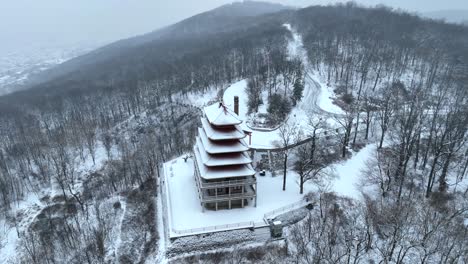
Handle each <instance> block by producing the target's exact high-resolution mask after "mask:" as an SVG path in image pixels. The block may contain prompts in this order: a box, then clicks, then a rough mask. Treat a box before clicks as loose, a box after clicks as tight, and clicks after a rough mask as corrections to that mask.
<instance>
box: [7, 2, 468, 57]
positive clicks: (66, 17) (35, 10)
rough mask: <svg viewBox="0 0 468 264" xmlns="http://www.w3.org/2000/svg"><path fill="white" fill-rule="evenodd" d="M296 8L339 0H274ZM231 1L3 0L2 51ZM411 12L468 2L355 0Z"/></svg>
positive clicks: (98, 37) (108, 31)
mask: <svg viewBox="0 0 468 264" xmlns="http://www.w3.org/2000/svg"><path fill="white" fill-rule="evenodd" d="M272 1H274V2H280V3H283V4H287V5H292V6H307V5H314V4H328V3H334V2H341V1H336V0H272ZM230 2H232V0H231V1H228V0H0V35H1V41H0V49H15V48H18V47H20V46H27V45H30V44H31V43H34V44H36V45H37V44H38V43H39V44H42V43H49V44H66V43H70V44H71V43H90V42H99V43H102V42H109V41H114V40H118V39H122V38H126V37H131V36H135V35H139V34H143V33H146V32H149V31H152V30H155V29H157V28H160V27H163V26H165V25H168V24H172V23H174V22H177V21H179V20H181V19H184V18H187V17H189V16H192V15H194V14H197V13H200V12H203V11H206V10H209V9H212V8H215V7H217V6H220V5H223V4H226V3H230ZM356 2H358V3H362V4H365V5H372V6H374V5H377V4H380V3H383V4H386V5H388V6H392V7H398V8H402V9H406V10H410V11H419V12H427V11H434V10H441V9H468V1H467V0H444V1H442V0H356Z"/></svg>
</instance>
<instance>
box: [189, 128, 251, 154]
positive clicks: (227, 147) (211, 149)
mask: <svg viewBox="0 0 468 264" xmlns="http://www.w3.org/2000/svg"><path fill="white" fill-rule="evenodd" d="M198 135H199V136H200V139H201V142H202V143H203V147H205V150H206V152H208V153H210V154H221V153H235V152H243V151H247V150H249V147H248V146H247V144H246V143H245V142H244V140H243V139H239V140H231V141H219V142H217V141H213V140H210V139H209V138H208V136H207V135H206V133H205V130H203V129H202V128H198Z"/></svg>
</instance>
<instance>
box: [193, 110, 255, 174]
mask: <svg viewBox="0 0 468 264" xmlns="http://www.w3.org/2000/svg"><path fill="white" fill-rule="evenodd" d="M204 112H205V117H206V118H202V120H201V123H202V128H198V134H199V136H198V137H197V139H196V144H195V146H194V148H193V150H194V153H195V158H196V161H197V167H198V170H199V173H200V176H201V177H202V178H204V179H206V180H212V179H222V178H236V177H246V176H252V175H254V174H255V170H254V169H253V168H252V160H251V159H250V157H249V155H248V154H247V153H246V151H247V150H249V147H248V145H247V144H246V143H245V142H244V140H243V138H245V136H246V135H245V133H244V131H243V129H242V128H241V126H240V124H241V123H242V121H241V120H240V119H239V116H238V115H237V114H236V113H234V112H233V111H231V110H230V109H228V108H227V107H226V106H225V105H224V104H222V103H217V104H213V105H210V106H207V107H205V108H204Z"/></svg>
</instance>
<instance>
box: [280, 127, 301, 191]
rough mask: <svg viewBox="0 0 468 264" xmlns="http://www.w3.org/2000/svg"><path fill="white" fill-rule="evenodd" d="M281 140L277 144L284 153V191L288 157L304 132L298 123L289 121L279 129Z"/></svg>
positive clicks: (284, 188)
mask: <svg viewBox="0 0 468 264" xmlns="http://www.w3.org/2000/svg"><path fill="white" fill-rule="evenodd" d="M278 133H279V136H280V140H279V142H276V145H277V147H278V148H279V149H281V152H282V154H283V191H285V190H286V175H287V171H288V157H289V152H290V151H291V148H293V147H294V145H295V144H296V143H297V142H298V141H299V140H300V138H301V134H302V132H301V131H300V130H299V127H298V125H297V124H296V123H293V122H290V121H287V122H286V123H284V124H283V125H282V126H281V127H280V128H279V129H278Z"/></svg>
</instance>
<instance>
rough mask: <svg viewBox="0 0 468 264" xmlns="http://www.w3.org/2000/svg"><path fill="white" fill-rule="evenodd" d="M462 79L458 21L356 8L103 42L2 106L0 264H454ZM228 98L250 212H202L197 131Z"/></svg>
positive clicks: (462, 165) (189, 26)
mask: <svg viewBox="0 0 468 264" xmlns="http://www.w3.org/2000/svg"><path fill="white" fill-rule="evenodd" d="M467 85H468V28H467V27H465V26H461V25H455V24H447V23H443V22H440V21H434V20H429V19H423V18H420V17H418V16H416V15H413V14H408V13H404V12H400V11H395V10H392V9H390V8H386V7H377V8H362V7H359V6H357V5H355V4H353V3H347V4H337V5H334V6H331V5H330V6H310V7H307V8H304V9H298V10H295V9H290V8H287V7H283V6H279V5H276V4H268V3H260V2H249V1H246V2H242V3H234V4H230V5H226V6H222V7H220V8H217V9H214V10H212V11H208V12H205V13H202V14H199V15H196V16H194V17H191V18H189V19H187V20H184V21H181V22H179V23H177V24H174V25H172V26H169V27H166V28H164V29H160V30H156V31H154V32H151V33H149V34H147V35H143V36H139V37H136V38H132V39H127V40H122V41H119V42H116V43H113V44H111V45H108V46H106V47H102V48H100V49H98V50H95V51H93V52H90V53H88V54H86V55H84V56H80V57H77V58H75V59H73V60H71V61H69V62H66V63H64V64H62V65H60V66H58V67H56V68H55V69H52V70H51V71H49V72H47V74H45V75H43V76H42V78H41V80H40V81H38V82H37V83H35V84H34V85H32V86H31V87H30V89H29V90H27V91H21V92H16V93H13V94H9V95H7V96H1V97H0V138H1V140H0V255H1V258H0V264H3V263H5V264H6V263H41V264H42V263H233V262H235V263H344V262H346V263H348V262H349V263H351V262H352V263H367V262H369V263H370V262H382V263H418V262H421V261H423V262H425V263H465V262H467V261H468V259H467V256H468V252H467V249H468V199H467V196H468V155H467V153H468V141H467V137H468V101H467V98H468V86H467ZM235 96H238V97H239V98H240V100H241V102H240V111H239V114H238V116H239V118H240V119H242V121H243V123H242V124H241V126H242V129H239V130H238V131H240V130H242V131H241V133H242V134H243V135H244V136H245V131H247V132H249V134H250V136H246V137H245V138H244V139H243V140H245V141H246V142H244V143H242V142H241V143H239V144H241V145H242V146H243V147H246V146H248V147H246V149H248V151H249V152H253V154H252V156H251V157H250V158H251V159H252V162H251V163H252V164H254V165H255V167H252V170H253V169H255V170H256V172H255V175H254V178H255V177H257V178H258V181H257V180H256V182H257V183H258V192H257V194H258V195H259V197H258V201H257V200H256V201H255V207H253V206H248V207H247V208H237V209H233V210H230V211H229V210H219V211H214V210H208V209H207V210H206V211H205V212H202V209H201V207H200V201H199V200H198V199H199V197H198V193H197V189H196V188H197V187H196V186H197V184H196V183H195V181H194V180H193V177H194V175H195V174H194V171H192V170H193V169H195V166H193V164H194V163H193V162H194V159H196V157H194V155H192V154H193V153H194V152H193V151H194V144H195V142H196V137H197V136H198V135H199V133H200V132H199V131H200V130H199V129H198V128H199V127H201V126H203V121H201V120H200V118H201V117H202V115H203V109H204V107H205V106H208V105H211V104H216V105H215V106H214V108H215V109H218V110H220V107H221V106H224V107H226V109H225V112H228V110H227V109H231V108H233V104H234V99H233V98H234V97H235ZM220 102H222V104H221V105H219V103H220ZM205 126H206V124H205ZM222 129H226V128H225V127H224V128H222ZM237 129H238V128H237V127H236V130H237ZM207 131H208V130H207ZM201 140H202V141H203V140H205V141H204V143H203V142H202V144H207V146H208V145H210V144H214V143H213V142H211V141H210V140H209V139H208V138H203V139H201ZM247 141H249V143H247ZM210 142H211V143H210ZM231 143H232V142H231ZM197 144H198V143H197ZM247 144H248V145H247ZM203 146H205V145H203ZM242 149H243V148H242ZM246 155H247V154H246ZM227 158H229V159H230V157H227ZM197 166H199V165H197ZM228 166H229V165H228ZM260 172H261V173H262V174H263V175H262V174H260ZM260 177H261V178H260ZM166 179H167V181H166ZM216 184H217V183H216ZM216 184H215V186H216ZM230 184H231V182H230ZM243 188H244V187H242V188H241V190H242V192H243V190H244V189H243ZM217 189H218V188H216V189H215V193H216V196H217V193H218V190H217ZM255 189H257V188H255ZM229 190H230V189H229ZM255 191H257V190H255ZM171 195H172V197H171ZM230 195H231V193H230V191H229V196H230ZM222 198H223V197H222ZM275 199H276V200H275ZM297 200H298V201H297ZM257 202H258V207H256V206H257ZM171 204H172V205H174V207H175V208H171V207H170V206H171ZM229 207H230V205H229ZM242 207H244V202H242ZM244 209H245V210H244ZM238 210H244V211H243V212H240V211H238ZM173 216H175V217H176V218H177V219H172V217H173ZM270 220H271V222H277V221H281V224H282V225H284V227H283V229H282V230H283V234H282V237H281V239H272V238H271V235H270V230H269V225H270V222H269V221H270ZM171 224H174V226H172V225H171ZM171 235H172V236H171ZM169 238H171V239H169Z"/></svg>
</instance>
